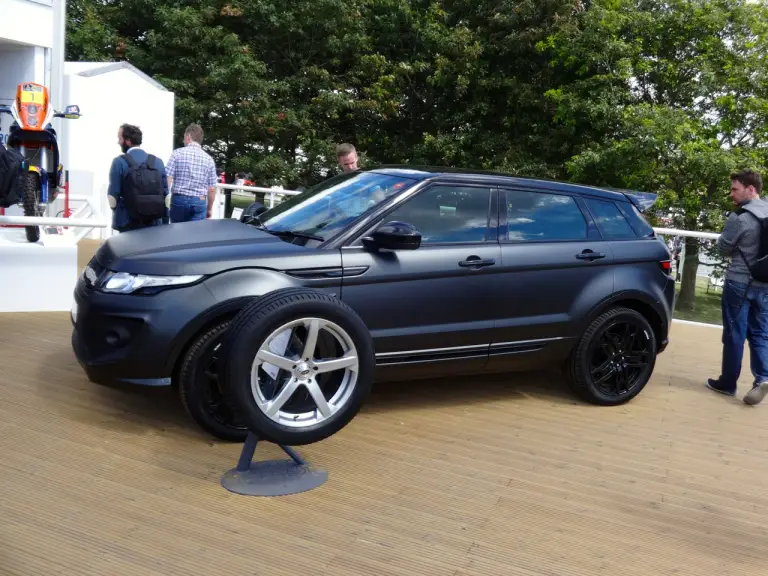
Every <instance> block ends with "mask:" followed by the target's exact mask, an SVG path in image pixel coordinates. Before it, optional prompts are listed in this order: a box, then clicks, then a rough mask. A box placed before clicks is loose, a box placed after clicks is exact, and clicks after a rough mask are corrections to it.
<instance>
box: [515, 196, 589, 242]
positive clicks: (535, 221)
mask: <svg viewBox="0 0 768 576" xmlns="http://www.w3.org/2000/svg"><path fill="white" fill-rule="evenodd" d="M506 196H507V230H508V236H509V240H510V241H512V242H546V241H558V240H559V241H567V240H584V239H586V238H587V234H588V232H587V221H586V220H585V219H584V215H583V214H582V212H581V208H579V206H578V204H576V200H574V199H573V197H572V196H567V195H565V194H549V193H544V192H527V191H522V190H507V191H506Z"/></svg>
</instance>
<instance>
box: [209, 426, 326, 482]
mask: <svg viewBox="0 0 768 576" xmlns="http://www.w3.org/2000/svg"><path fill="white" fill-rule="evenodd" d="M258 443H259V439H258V438H257V437H256V435H255V434H254V433H253V432H248V437H247V438H246V439H245V444H243V451H242V452H241V453H240V459H239V460H238V462H237V467H236V468H234V469H232V470H230V471H228V472H226V473H225V474H224V475H223V476H222V477H221V485H222V486H224V488H226V489H227V490H229V491H230V492H234V493H235V494H243V495H245V496H287V495H288V494H299V493H300V492H307V491H309V490H313V489H314V488H317V487H319V486H322V485H323V484H325V482H326V480H328V472H326V471H325V470H316V469H313V468H312V467H311V466H310V465H309V464H308V463H307V462H305V461H304V460H303V459H302V458H301V457H300V456H299V455H298V454H297V453H296V452H295V451H294V450H293V449H292V448H291V447H289V446H283V445H279V446H280V449H281V450H282V451H283V452H285V453H286V454H288V456H290V457H291V459H290V460H264V461H261V462H254V461H253V455H254V453H255V452H256V446H257V445H258Z"/></svg>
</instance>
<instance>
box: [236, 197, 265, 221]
mask: <svg viewBox="0 0 768 576" xmlns="http://www.w3.org/2000/svg"><path fill="white" fill-rule="evenodd" d="M266 211H267V208H266V207H265V206H264V204H262V203H261V202H254V203H253V204H250V205H248V207H247V208H246V209H245V210H243V213H242V214H240V222H244V223H246V224H247V223H248V222H250V221H251V220H253V219H254V218H256V217H257V216H258V215H259V214H261V213H262V212H266Z"/></svg>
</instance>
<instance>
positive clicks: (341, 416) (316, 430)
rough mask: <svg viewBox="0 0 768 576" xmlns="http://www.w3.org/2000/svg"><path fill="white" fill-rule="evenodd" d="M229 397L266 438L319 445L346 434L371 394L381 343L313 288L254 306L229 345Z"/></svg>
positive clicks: (236, 325) (278, 293)
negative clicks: (343, 430)
mask: <svg viewBox="0 0 768 576" xmlns="http://www.w3.org/2000/svg"><path fill="white" fill-rule="evenodd" d="M222 348H223V352H222V355H223V356H224V358H225V361H224V365H223V372H222V367H220V374H223V383H224V390H225V394H226V395H227V399H228V401H229V403H230V404H231V405H233V406H235V407H237V409H238V412H239V414H241V416H242V418H243V421H244V422H245V423H246V425H247V426H248V427H249V429H251V430H252V431H253V432H254V433H256V434H257V436H259V437H260V438H263V439H265V440H270V441H272V442H276V443H279V444H287V445H294V446H297V445H302V444H310V443H312V442H318V441H319V440H322V439H324V438H327V437H328V436H330V435H332V434H335V433H336V432H338V431H339V430H341V428H343V427H344V426H345V425H346V424H347V423H348V422H349V421H350V420H351V419H352V418H353V417H354V416H355V415H356V414H357V412H358V411H359V409H360V407H361V405H362V402H363V400H364V399H365V397H366V396H367V394H368V392H369V391H370V388H371V383H372V379H373V369H374V354H373V343H372V341H371V336H370V334H369V332H368V329H367V328H366V326H365V324H364V323H363V322H362V320H360V318H359V317H358V316H357V314H356V313H355V312H354V311H353V310H352V309H351V308H349V307H348V306H346V305H345V304H343V303H342V302H340V301H339V300H338V299H337V298H334V297H332V296H330V295H327V294H325V293H323V292H319V291H316V290H310V289H305V288H295V289H286V290H278V291H276V292H272V293H270V294H268V295H266V296H263V297H262V298H259V299H258V300H256V301H254V302H253V303H251V304H249V305H248V306H247V307H246V308H245V309H244V310H243V311H242V312H241V313H240V314H239V315H238V316H237V317H236V318H235V320H234V321H233V322H232V325H231V326H230V329H229V331H228V332H227V335H226V336H225V340H224V342H223V345H222Z"/></svg>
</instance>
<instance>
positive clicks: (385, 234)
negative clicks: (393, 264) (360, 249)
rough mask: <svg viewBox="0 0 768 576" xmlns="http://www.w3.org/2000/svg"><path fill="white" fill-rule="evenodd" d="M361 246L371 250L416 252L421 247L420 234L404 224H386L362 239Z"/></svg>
mask: <svg viewBox="0 0 768 576" xmlns="http://www.w3.org/2000/svg"><path fill="white" fill-rule="evenodd" d="M363 245H364V246H365V247H366V248H369V249H372V250H376V249H379V248H385V249H387V250H416V249H417V248H418V247H419V246H421V232H419V231H418V230H416V228H415V227H413V226H411V225H410V224H407V223H405V222H387V223H386V224H383V225H382V226H379V227H378V228H377V229H376V230H375V231H374V232H373V234H371V235H370V236H366V237H364V238H363Z"/></svg>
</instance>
